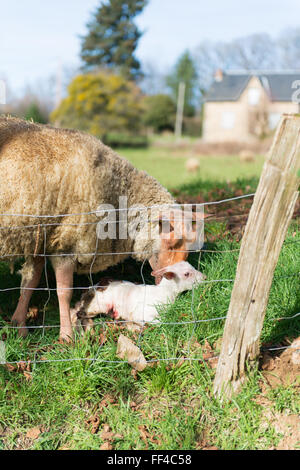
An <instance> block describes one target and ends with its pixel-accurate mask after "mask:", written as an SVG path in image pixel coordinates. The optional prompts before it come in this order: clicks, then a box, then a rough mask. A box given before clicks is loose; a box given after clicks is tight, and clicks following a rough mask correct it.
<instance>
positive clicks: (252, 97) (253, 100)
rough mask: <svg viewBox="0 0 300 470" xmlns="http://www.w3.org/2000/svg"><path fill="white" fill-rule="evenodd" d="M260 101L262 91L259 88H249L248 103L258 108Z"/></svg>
mask: <svg viewBox="0 0 300 470" xmlns="http://www.w3.org/2000/svg"><path fill="white" fill-rule="evenodd" d="M259 99H260V89H259V88H249V90H248V103H249V104H250V105H251V106H256V105H257V104H258V103H259Z"/></svg>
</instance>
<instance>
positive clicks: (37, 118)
mask: <svg viewBox="0 0 300 470" xmlns="http://www.w3.org/2000/svg"><path fill="white" fill-rule="evenodd" d="M24 118H25V119H26V120H27V121H31V120H32V121H34V122H39V123H41V124H46V123H47V121H48V119H47V116H46V115H45V113H44V112H43V111H42V110H41V108H40V106H39V105H38V103H37V102H36V101H33V102H32V103H30V105H29V106H28V108H27V109H26V110H25V113H24Z"/></svg>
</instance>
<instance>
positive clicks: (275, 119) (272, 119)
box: [268, 113, 281, 131]
mask: <svg viewBox="0 0 300 470" xmlns="http://www.w3.org/2000/svg"><path fill="white" fill-rule="evenodd" d="M280 116H281V114H280V113H270V114H269V119H268V120H269V128H270V130H271V131H272V130H273V129H275V128H276V127H277V124H278V123H279V121H280Z"/></svg>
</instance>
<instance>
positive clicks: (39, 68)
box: [0, 0, 300, 92]
mask: <svg viewBox="0 0 300 470" xmlns="http://www.w3.org/2000/svg"><path fill="white" fill-rule="evenodd" d="M98 5H99V0H51V1H45V0H9V1H7V0H0V78H3V77H5V78H6V80H7V81H8V84H9V86H10V88H11V89H12V90H14V91H15V92H18V91H19V92H20V91H21V90H23V89H24V87H25V86H26V85H28V84H33V83H38V80H40V81H42V80H44V79H46V78H47V77H49V76H50V75H53V74H56V73H57V70H58V68H59V64H62V66H64V67H69V68H70V69H71V68H75V67H78V66H79V65H80V59H79V53H80V35H84V34H85V33H86V31H87V30H86V24H87V22H88V21H89V19H90V18H91V13H92V12H93V11H94V10H95V8H96V7H97V6H98ZM136 22H137V24H138V26H139V27H140V29H141V30H142V31H144V35H143V37H142V39H141V40H140V43H139V47H138V50H137V56H138V58H139V59H140V60H141V61H142V63H147V62H151V63H152V64H154V65H155V66H156V67H157V68H158V69H159V70H168V69H169V68H170V67H171V66H172V65H173V64H174V63H175V61H176V59H177V58H178V56H179V55H180V54H181V53H182V52H183V51H184V50H185V49H187V48H189V49H191V50H195V48H196V47H197V45H198V44H199V43H200V42H202V41H203V40H212V41H216V40H221V41H225V40H230V39H233V38H237V37H241V36H244V35H248V34H252V33H257V32H267V33H269V34H270V35H271V36H273V37H276V36H277V35H278V34H279V33H280V32H281V31H282V30H284V29H285V28H287V27H297V26H299V27H300V1H299V0H284V1H282V0H243V1H241V0H226V1H224V0H214V1H213V2H209V1H207V0H204V1H203V0H150V1H149V5H148V6H147V7H146V9H145V10H144V12H143V13H142V14H141V15H140V16H139V17H138V18H137V19H136Z"/></svg>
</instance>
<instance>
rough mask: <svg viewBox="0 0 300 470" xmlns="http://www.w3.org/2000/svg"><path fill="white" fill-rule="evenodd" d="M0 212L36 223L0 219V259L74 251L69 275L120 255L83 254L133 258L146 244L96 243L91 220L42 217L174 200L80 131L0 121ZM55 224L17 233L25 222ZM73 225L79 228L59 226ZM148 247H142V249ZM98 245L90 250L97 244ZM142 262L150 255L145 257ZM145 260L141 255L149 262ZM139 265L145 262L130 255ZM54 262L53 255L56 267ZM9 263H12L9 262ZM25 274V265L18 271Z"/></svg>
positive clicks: (94, 219) (128, 241) (88, 216)
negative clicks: (125, 201) (124, 198)
mask: <svg viewBox="0 0 300 470" xmlns="http://www.w3.org/2000/svg"><path fill="white" fill-rule="evenodd" d="M0 186H1V194H0V213H1V214H34V215H35V214H38V215H39V216H40V217H39V218H33V217H12V216H1V217H0V222H1V223H0V225H1V226H2V227H3V226H4V227H14V226H22V228H8V229H4V230H3V229H0V257H4V256H5V257H6V258H5V259H7V260H9V258H7V255H8V254H16V253H20V254H23V255H24V256H25V258H26V260H27V264H29V265H30V264H31V263H30V259H31V256H30V254H32V253H36V254H42V253H44V250H45V249H46V252H47V254H59V253H77V255H76V256H74V257H72V262H74V264H75V271H77V272H78V273H87V272H89V270H90V265H91V263H92V262H93V267H92V271H93V272H97V271H102V270H104V269H106V268H107V267H109V266H111V265H113V264H116V263H118V262H120V261H121V260H123V259H124V258H126V257H127V255H126V254H123V255H104V256H98V257H97V258H96V259H95V260H93V255H90V256H83V255H80V253H94V252H95V250H96V247H97V248H98V252H101V253H111V252H113V253H115V252H129V251H134V252H141V251H145V250H149V249H151V251H153V249H154V243H158V242H153V241H151V240H146V239H141V238H142V237H140V238H139V237H136V238H135V239H134V240H132V239H125V240H118V239H115V240H111V239H109V238H107V239H106V240H98V242H97V236H96V226H95V225H94V224H91V225H82V224H86V223H90V222H97V221H99V218H98V217H97V215H95V214H85V215H76V216H64V217H54V218H51V219H46V218H43V217H42V216H43V215H59V214H74V213H76V214H78V213H84V212H90V211H93V210H96V209H97V208H98V207H99V205H100V204H112V205H113V206H114V207H118V203H119V196H127V198H128V207H130V206H133V205H143V206H153V205H156V204H159V205H161V204H174V199H173V198H172V196H171V195H170V194H169V193H168V191H167V190H166V189H165V188H163V187H162V186H161V185H160V184H159V183H158V182H157V181H156V180H155V179H154V178H152V177H151V176H149V175H148V174H147V173H145V172H144V171H138V170H137V169H135V168H134V167H133V166H132V165H131V164H130V163H129V162H128V161H127V160H125V159H123V158H121V157H120V156H119V155H117V154H116V153H115V152H113V151H112V150H111V149H110V148H109V147H107V146H105V145H104V144H103V143H102V142H101V141H99V140H98V139H96V138H95V137H92V136H91V135H88V134H86V133H83V132H80V131H75V130H67V129H58V128H54V127H51V126H45V125H40V124H34V123H32V122H26V121H23V120H20V119H15V118H9V117H0ZM43 223H44V224H45V223H52V224H56V223H58V224H62V225H53V226H48V227H47V229H46V233H45V229H44V228H43V227H42V228H39V227H37V226H35V227H33V228H25V226H28V225H32V224H35V225H37V224H43ZM67 224H81V225H72V226H70V225H67ZM149 244H150V245H151V246H150V245H149ZM97 245H98V246H97ZM149 256H150V255H149ZM149 256H148V257H149ZM135 257H136V258H138V259H143V258H145V257H147V256H145V255H139V254H138V253H137V254H136V256H135ZM60 259H61V258H56V257H53V258H51V260H52V262H54V263H55V262H56V263H58V262H59V260H60ZM12 260H13V261H14V260H15V258H12ZM24 269H25V267H24Z"/></svg>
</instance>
